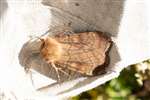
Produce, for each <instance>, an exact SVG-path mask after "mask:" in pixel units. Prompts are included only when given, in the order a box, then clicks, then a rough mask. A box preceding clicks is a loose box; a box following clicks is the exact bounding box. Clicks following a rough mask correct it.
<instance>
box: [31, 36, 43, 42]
mask: <svg viewBox="0 0 150 100" xmlns="http://www.w3.org/2000/svg"><path fill="white" fill-rule="evenodd" d="M29 37H30V38H31V39H33V38H37V39H39V40H41V41H42V42H44V39H43V38H41V37H39V36H29Z"/></svg>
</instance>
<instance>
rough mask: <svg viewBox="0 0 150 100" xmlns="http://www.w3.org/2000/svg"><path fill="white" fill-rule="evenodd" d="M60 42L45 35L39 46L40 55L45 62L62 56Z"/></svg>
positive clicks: (56, 59)
mask: <svg viewBox="0 0 150 100" xmlns="http://www.w3.org/2000/svg"><path fill="white" fill-rule="evenodd" d="M62 51H63V50H62V46H61V44H60V43H59V42H58V41H56V40H55V39H53V38H50V37H47V38H46V39H45V41H44V45H43V46H42V48H41V55H42V57H43V59H44V60H45V61H46V62H47V63H51V62H56V61H58V60H59V59H60V58H61V56H62Z"/></svg>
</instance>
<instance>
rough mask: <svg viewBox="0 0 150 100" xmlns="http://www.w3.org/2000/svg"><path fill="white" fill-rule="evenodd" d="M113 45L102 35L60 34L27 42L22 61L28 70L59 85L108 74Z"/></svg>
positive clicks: (21, 53)
mask: <svg viewBox="0 0 150 100" xmlns="http://www.w3.org/2000/svg"><path fill="white" fill-rule="evenodd" d="M111 44H112V41H111V39H110V38H109V37H108V36H106V35H104V33H102V32H83V33H72V34H64V33H59V34H56V35H53V36H44V37H39V38H36V39H35V40H33V41H28V42H27V43H26V44H25V45H24V46H23V49H22V50H21V52H20V55H19V59H20V63H21V64H22V65H23V66H24V67H25V69H28V70H29V69H30V68H32V69H34V70H36V71H38V72H39V73H41V74H44V75H45V76H47V77H50V78H52V79H54V80H57V81H58V82H60V81H66V80H70V79H75V78H78V77H81V76H94V75H98V74H100V73H103V72H105V67H106V66H108V58H109V57H108V52H109V48H110V47H111Z"/></svg>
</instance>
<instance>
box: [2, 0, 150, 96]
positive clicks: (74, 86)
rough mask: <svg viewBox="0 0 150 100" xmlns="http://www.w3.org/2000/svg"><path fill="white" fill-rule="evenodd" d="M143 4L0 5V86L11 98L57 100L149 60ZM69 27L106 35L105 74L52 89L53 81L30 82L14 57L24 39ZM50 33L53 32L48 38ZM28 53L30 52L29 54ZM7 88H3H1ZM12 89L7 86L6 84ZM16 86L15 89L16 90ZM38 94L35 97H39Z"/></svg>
mask: <svg viewBox="0 0 150 100" xmlns="http://www.w3.org/2000/svg"><path fill="white" fill-rule="evenodd" d="M147 2H148V1H146V0H145V1H144V0H143V1H141V0H42V1H40V0H31V1H29V0H22V1H18V0H7V1H5V0H2V1H1V2H0V3H1V7H2V10H1V11H0V14H1V15H0V20H1V27H0V28H1V31H0V48H1V49H0V55H1V57H0V59H1V62H0V66H1V67H0V68H1V70H0V74H1V75H0V78H1V81H2V82H0V86H2V87H6V88H9V89H10V90H15V93H16V95H17V94H19V95H24V96H25V95H27V94H25V93H24V91H26V92H29V93H30V94H32V93H36V92H37V91H36V89H37V88H40V87H43V86H47V85H48V86H47V87H46V88H44V89H42V90H41V91H40V92H41V93H43V94H44V95H46V96H47V95H53V96H57V97H60V98H64V97H70V96H74V95H77V94H79V93H81V92H83V91H87V90H89V89H92V88H94V87H96V86H98V85H101V84H103V83H105V82H107V81H109V80H111V79H113V78H115V77H117V76H118V75H119V73H120V71H121V70H122V69H123V68H124V67H126V66H128V65H131V64H135V63H138V62H141V61H143V60H147V59H149V58H150V39H149V36H150V16H149V15H148V9H149V4H148V3H147ZM66 24H70V25H71V29H72V31H73V32H84V31H102V32H106V33H109V34H110V36H111V38H112V40H113V42H114V45H113V47H112V49H111V51H110V53H109V56H110V64H109V66H108V69H107V72H106V73H105V74H102V75H99V76H95V77H82V76H81V77H78V78H76V79H74V80H71V81H66V82H63V83H60V84H54V82H55V80H53V79H51V78H49V77H47V76H44V75H43V74H40V73H39V72H37V71H35V70H32V79H33V83H34V86H33V84H32V82H31V81H32V80H30V75H28V74H26V73H25V71H24V69H23V66H22V65H21V64H20V63H19V60H20V59H19V53H20V51H21V49H22V47H23V45H24V44H25V43H27V41H29V39H30V38H29V36H40V35H42V34H43V33H45V32H46V31H47V30H51V31H53V29H54V28H55V27H57V26H63V25H66ZM51 33H54V34H55V32H51ZM32 48H33V47H32V46H31V49H32ZM6 83H7V84H6ZM9 83H11V85H10V84H9ZM18 86H19V88H18ZM38 92H39V91H38Z"/></svg>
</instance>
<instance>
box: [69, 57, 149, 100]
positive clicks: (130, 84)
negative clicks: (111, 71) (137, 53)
mask: <svg viewBox="0 0 150 100" xmlns="http://www.w3.org/2000/svg"><path fill="white" fill-rule="evenodd" d="M143 63H146V66H148V67H147V68H146V69H145V70H144V72H143V69H140V70H139V69H138V68H137V65H139V64H136V65H132V66H130V67H128V68H126V69H124V70H123V71H122V72H121V73H120V76H119V77H118V78H115V79H113V80H111V81H109V82H107V83H105V84H104V85H101V86H99V87H97V88H94V89H92V90H90V91H87V92H84V93H82V94H80V95H78V96H76V97H73V98H71V100H150V92H147V90H146V92H147V94H146V95H144V96H141V95H139V94H140V93H141V92H143V93H145V90H144V88H143V87H144V85H143V84H140V83H139V81H141V82H142V83H143V82H144V81H145V80H147V79H150V60H148V61H144V62H143ZM139 67H140V68H142V66H141V65H140V66H139ZM143 68H144V67H143ZM141 72H142V74H141ZM137 76H138V77H137ZM143 76H144V78H141V77H143ZM145 77H146V78H145Z"/></svg>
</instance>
